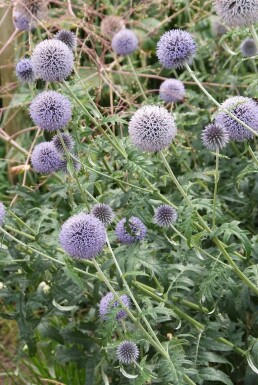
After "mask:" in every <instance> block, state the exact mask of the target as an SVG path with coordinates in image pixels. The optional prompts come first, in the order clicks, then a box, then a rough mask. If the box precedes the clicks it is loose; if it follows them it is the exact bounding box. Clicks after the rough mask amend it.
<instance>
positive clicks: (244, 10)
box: [214, 0, 258, 27]
mask: <svg viewBox="0 0 258 385" xmlns="http://www.w3.org/2000/svg"><path fill="white" fill-rule="evenodd" d="M214 8H215V11H216V12H217V15H218V16H219V17H220V18H221V20H222V21H223V22H224V23H225V24H226V25H229V26H230V27H248V26H249V25H250V24H255V23H257V21H258V2H257V0H215V1H214Z"/></svg>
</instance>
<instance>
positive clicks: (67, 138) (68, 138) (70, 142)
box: [52, 132, 74, 154]
mask: <svg viewBox="0 0 258 385" xmlns="http://www.w3.org/2000/svg"><path fill="white" fill-rule="evenodd" d="M61 137H62V139H63V142H64V145H65V147H66V150H67V151H68V152H72V151H73V149H74V139H73V137H72V135H70V134H68V133H66V132H62V133H61ZM52 142H53V144H54V146H55V148H56V149H57V151H58V152H60V154H65V150H64V148H63V143H62V141H61V139H60V136H59V135H58V134H56V135H55V136H54V137H53V139H52Z"/></svg>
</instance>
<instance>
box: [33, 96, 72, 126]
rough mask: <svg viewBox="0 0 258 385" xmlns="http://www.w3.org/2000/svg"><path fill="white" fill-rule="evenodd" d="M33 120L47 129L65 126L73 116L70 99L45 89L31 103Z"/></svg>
mask: <svg viewBox="0 0 258 385" xmlns="http://www.w3.org/2000/svg"><path fill="white" fill-rule="evenodd" d="M29 110H30V116H31V118H32V120H33V122H34V123H35V124H36V125H37V126H39V127H40V128H42V129H43V130H47V131H55V130H60V129H61V128H64V127H65V126H66V125H67V123H68V122H69V120H70V119H71V116H72V110H71V103H70V101H69V99H68V98H67V97H65V96H63V95H62V94H59V93H58V92H56V91H44V92H41V93H40V94H39V95H38V96H36V97H35V99H33V101H32V102H31V105H30V109H29Z"/></svg>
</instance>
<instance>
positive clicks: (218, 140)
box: [202, 123, 229, 151]
mask: <svg viewBox="0 0 258 385" xmlns="http://www.w3.org/2000/svg"><path fill="white" fill-rule="evenodd" d="M202 142H203V145H204V146H205V147H207V148H208V149H209V150H212V151H216V150H217V149H221V148H223V147H225V146H226V145H227V144H228V142H229V135H228V132H227V130H226V129H225V128H224V127H222V126H219V125H218V124H215V123H211V124H208V126H206V127H205V129H204V130H203V132H202Z"/></svg>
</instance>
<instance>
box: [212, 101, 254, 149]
mask: <svg viewBox="0 0 258 385" xmlns="http://www.w3.org/2000/svg"><path fill="white" fill-rule="evenodd" d="M221 107H222V108H224V109H226V110H228V111H230V112H231V113H232V114H233V115H235V116H236V117H237V118H238V119H240V120H241V121H242V122H244V123H245V124H247V125H248V126H249V127H251V128H252V129H253V130H255V131H258V104H257V103H256V102H255V101H254V100H253V99H251V98H246V97H244V96H233V97H230V98H228V99H227V100H225V102H224V103H222V105H221ZM215 124H217V125H219V126H221V127H224V128H225V129H226V130H227V132H228V134H229V138H230V140H235V141H237V142H242V141H244V140H245V139H252V138H253V134H252V133H251V132H250V131H249V130H248V129H247V128H245V127H244V126H243V125H242V124H240V123H238V122H237V121H236V120H234V119H233V118H231V117H230V116H229V115H228V114H227V113H226V112H223V111H221V112H219V113H218V115H217V116H216V118H215Z"/></svg>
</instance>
